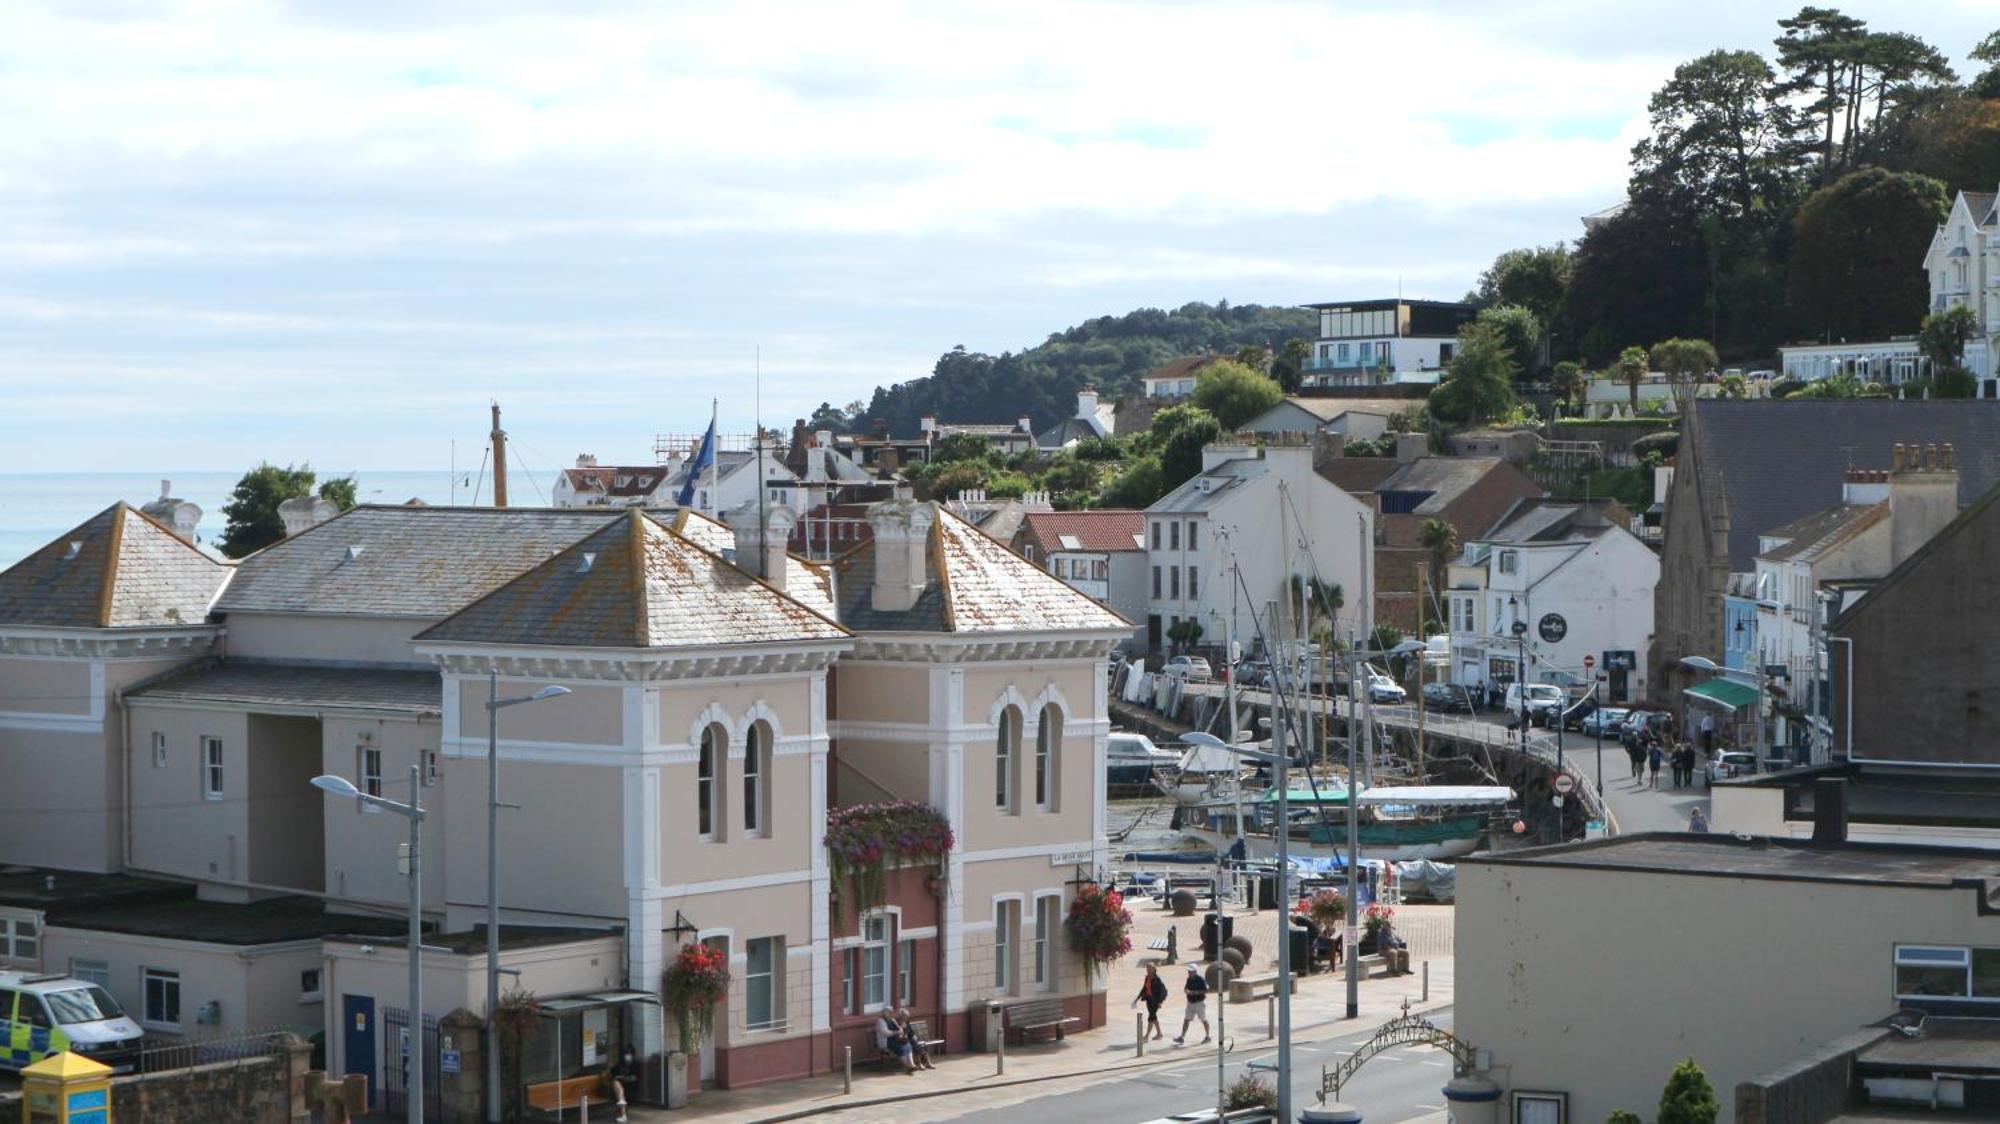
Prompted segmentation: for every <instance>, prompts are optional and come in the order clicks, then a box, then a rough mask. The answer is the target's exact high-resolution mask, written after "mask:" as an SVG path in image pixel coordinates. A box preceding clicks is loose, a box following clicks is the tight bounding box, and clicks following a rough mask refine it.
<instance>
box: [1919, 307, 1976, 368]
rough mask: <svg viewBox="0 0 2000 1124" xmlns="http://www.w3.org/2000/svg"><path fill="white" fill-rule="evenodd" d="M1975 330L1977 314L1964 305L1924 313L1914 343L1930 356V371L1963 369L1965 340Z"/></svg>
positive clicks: (1971, 335) (1970, 336)
mask: <svg viewBox="0 0 2000 1124" xmlns="http://www.w3.org/2000/svg"><path fill="white" fill-rule="evenodd" d="M1978 331H1979V317H1978V315H1977V314H1976V313H1974V312H1973V311H1972V309H1971V308H1969V307H1967V306H1966V305H1962V304H1961V305H1958V306H1957V307H1955V308H1947V309H1945V310H1944V311H1943V312H1934V313H1932V314H1931V315H1929V316H1926V317H1924V326H1923V330H1922V331H1920V332H1919V333H1917V347H1918V348H1919V349H1921V350H1922V351H1923V353H1924V354H1925V355H1926V356H1928V357H1929V358H1930V361H1931V370H1932V372H1933V374H1934V375H1943V374H1946V373H1949V372H1954V371H1962V370H1964V369H1965V341H1967V340H1969V339H1971V338H1972V337H1973V336H1974V335H1975V334H1976V333H1977V332H1978Z"/></svg>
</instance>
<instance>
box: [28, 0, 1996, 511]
mask: <svg viewBox="0 0 2000 1124" xmlns="http://www.w3.org/2000/svg"><path fill="white" fill-rule="evenodd" d="M1793 7H1795V6H1787V5H1769V6H1766V5H1759V4H1756V3H1743V2H1741V0H1672V2H1668V0H1630V2H1626V0H1514V2H1511V3H1505V4H1497V3H1491V2H1489V0H1391V2H1379V3H1378V2H1373V0H1320V2H1317V3H1309V4H1290V3H1259V2H1254V0H1253V2H1221V3H1210V2H1205V0H1163V2H1153V3H1095V2H1046V0H1001V2H998V3H990V4H989V3H983V2H964V0H954V2H951V3H944V4H939V3H936V2H929V3H909V4H898V3H873V2H866V0H861V2H842V3H829V2H824V0H822V2H820V3H804V4H784V3H770V2H762V0H739V2H734V3H720V4H709V3H636V2H625V0H565V2H549V3H528V2H525V0H454V2H427V0H338V2H317V3H307V2H303V0H300V2H290V3H288V2H279V0H189V2H185V3H171V2H162V3H142V2H139V0H48V2H46V3H37V2H35V0H0V472H36V471H70V470H74V469H75V468H76V467H77V466H79V465H87V466H90V467H94V468H100V469H104V470H121V471H171V470H183V471H184V470H235V469H239V468H243V467H247V466H248V465H250V464H254V463H255V462H257V461H259V460H270V461H275V462H290V461H311V462H312V463H313V464H314V465H315V466H318V467H321V468H323V469H328V470H336V471H345V470H349V469H361V470H367V469H387V468H401V469H411V468H428V467H442V466H443V465H444V464H446V463H447V460H448V458H449V457H450V456H451V455H452V451H451V447H452V443H453V442H454V441H456V443H457V448H458V453H457V456H458V458H459V463H460V464H461V465H463V464H465V463H466V461H467V458H468V456H469V457H471V458H472V459H474V460H476V458H477V456H478V449H479V446H480V444H481V442H482V441H483V435H484V433H485V430H486V425H487V405H488V403H489V402H490V401H493V400H498V401H499V402H500V403H501V404H502V406H503V407H504V409H505V411H506V418H507V429H508V431H509V433H510V434H511V435H513V437H514V439H515V442H516V446H517V448H519V449H520V451H521V456H522V458H523V460H524V462H525V463H526V465H527V467H529V468H530V469H531V470H534V471H537V472H545V471H547V470H549V469H551V468H553V467H554V466H555V465H556V464H558V463H570V461H571V460H572V458H573V457H574V456H575V455H576V454H577V453H580V452H591V453H594V454H596V455H598V456H599V458H600V459H601V460H603V461H605V462H606V463H610V462H612V461H621V460H622V461H627V462H632V461H637V462H642V463H643V462H645V461H648V460H650V459H651V446H652V439H653V435H654V434H655V433H666V432H689V431H696V430H699V429H700V428H702V427H703V426H704V425H705V424H706V422H707V415H708V410H709V401H710V399H712V398H716V399H720V400H721V405H720V407H719V410H720V412H721V414H722V422H723V428H724V429H725V430H730V429H734V430H737V431H743V432H747V431H748V429H749V425H750V420H751V419H752V417H754V416H755V415H756V412H757V408H758V406H757V402H756V399H755V393H754V390H753V387H754V385H755V379H754V378H753V372H755V371H756V370H758V369H759V368H760V367H761V371H762V403H761V407H762V408H761V413H762V416H763V418H764V419H765V421H766V424H769V425H775V426H778V427H780V428H783V427H786V426H788V425H789V422H790V420H791V419H792V418H794V417H798V416H803V415H804V414H806V413H808V412H810V411H811V409H812V408H813V407H814V406H815V405H817V404H818V403H820V402H822V401H831V402H833V403H835V404H836V405H838V404H841V403H845V402H847V401H849V400H852V399H857V398H858V399H863V400H865V399H867V398H868V397H869V395H870V394H871V392H872V390H873V388H874V387H875V386H876V385H878V384H886V383H893V382H899V381H903V380H906V379H910V378H915V377H918V376H921V375H924V374H927V373H928V372H929V370H930V367H931V364H932V363H933V362H934V361H935V360H936V357H937V356H938V354H939V353H941V352H943V351H945V350H947V349H949V348H951V347H953V346H955V345H960V344H962V345H964V346H966V347H968V348H972V349H974V350H983V351H989V352H994V353H998V352H1000V351H1003V350H1018V349H1021V348H1024V347H1028V346H1032V345H1034V344H1036V343H1038V342H1040V341H1041V340H1042V339H1043V338H1045V337H1046V336H1047V335H1048V334H1049V333H1051V332H1055V331H1059V330H1061V329H1063V328H1065V327H1067V326H1069V325H1072V324H1075V323H1077V322H1079V321H1082V320H1085V319H1088V318H1090V317H1094V316H1100V315H1106V314H1117V313H1122V312H1126V311H1129V310H1131V309H1133V308H1138V307H1146V306H1153V307H1163V308H1172V307H1176V306H1178V305H1180V304H1183V303H1185V302H1187V301H1190V300H1208V301H1213V300H1217V299H1224V298H1226V299H1228V300H1230V301H1232V302H1235V303H1252V302H1255V303H1266V304H1299V303H1304V302H1309V301H1325V300H1345V299H1364V298H1369V297H1377V296H1388V295H1393V294H1394V293H1396V292H1398V291H1401V292H1402V293H1404V294H1405V295H1408V296H1415V297H1430V298H1441V299H1452V298H1455V297H1457V296H1459V295H1460V294H1462V293H1463V292H1465V290H1466V289H1467V288H1469V287H1470V285H1471V284H1472V282H1473V280H1474V278H1475V277H1476V276H1477V275H1478V273H1479V271H1480V270H1481V269H1483V268H1484V267H1485V266H1486V265H1487V264H1489V263H1490V262H1491V260H1492V258H1493V256H1494V255H1495V254H1497V253H1498V252H1500V251H1502V250H1505V249H1507V248H1510V247H1514V246H1524V245H1537V244H1550V243H1555V242H1558V241H1568V240H1572V239H1574V238H1575V237H1576V236H1577V235H1578V234H1580V233H1581V226H1580V224H1579V223H1578V221H1577V217H1578V216H1580V215H1582V214H1585V213H1588V212H1591V211H1595V210H1599V209H1601V208H1603V207H1605V206H1608V205H1610V204H1612V203H1614V202H1616V201H1617V200H1618V199H1619V198H1620V197H1621V195H1622V189H1623V184H1624V181H1625V176H1626V161H1627V155H1628V153H1629V150H1630V147H1631V145H1632V143H1633V142H1634V141H1635V140H1636V139H1638V137H1639V136H1640V135H1641V132H1642V129H1643V126H1644V123H1645V104H1646V99H1647V97H1648V95H1649V94H1650V93H1651V91H1652V90H1654V89H1655V88H1657V87H1658V86H1659V85H1660V83H1661V82H1662V81H1664V80H1665V79H1666V78H1667V77H1668V76H1669V75H1670V74H1671V72H1672V70H1673V67H1674V66H1675V65H1676V64H1677V63H1679V62H1682V61H1685V60H1686V59H1689V58H1692V57H1694V56H1696V55H1699V54H1701V53H1702V52H1704V51H1706V50H1709V49H1711V48H1714V47H1719V46H1726V47H1732V48H1742V47H1747V48H1753V49H1763V50H1768V48H1769V44H1770V40H1771V39H1772V37H1773V36H1774V35H1775V34H1776V31H1777V29H1776V27H1775V20H1776V19H1778V18H1779V17H1780V16H1781V15H1783V14H1786V13H1787V12H1788V11H1790V10H1792V8H1793ZM1842 7H1843V8H1844V10H1846V11H1848V12H1849V13H1851V14H1854V15H1858V16H1862V17H1864V18H1866V19H1868V20H1869V21H1870V22H1871V23H1872V24H1873V25H1874V26H1876V27H1878V28H1881V29H1885V30H1904V31H1909V32H1913V33H1915V34H1918V35H1920V36H1922V37H1924V38H1925V39H1927V40H1929V41H1930V42H1932V43H1934V44H1936V45H1937V46H1939V47H1940V48H1941V49H1943V50H1945V51H1946V52H1947V53H1948V54H1950V55H1951V56H1952V57H1953V58H1954V60H1956V61H1958V62H1959V63H1960V69H1961V70H1962V71H1967V72H1970V70H1971V69H1972V67H1970V66H1968V65H1967V64H1965V62H1964V54H1965V52H1966V51H1967V50H1968V49H1969V48H1970V47H1971V46H1972V45H1973V44H1974V43H1975V42H1977V41H1978V39H1979V38H1980V37H1981V36H1983V35H1985V34H1986V33H1987V32H1990V31H1992V30H1995V29H1996V28H2000V0H1925V2H1924V3H1921V4H1910V3H1905V2H1897V0H1888V2H1872V3H1852V4H1846V5H1842ZM1985 186H1987V187H1988V188H1990V187H1992V186H1994V185H1985Z"/></svg>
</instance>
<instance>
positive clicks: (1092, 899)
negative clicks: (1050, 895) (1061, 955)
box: [1063, 885, 1132, 984]
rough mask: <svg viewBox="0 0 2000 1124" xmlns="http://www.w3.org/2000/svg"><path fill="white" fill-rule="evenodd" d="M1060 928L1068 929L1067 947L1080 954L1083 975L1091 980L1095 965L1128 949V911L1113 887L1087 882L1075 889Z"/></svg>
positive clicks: (1129, 938)
mask: <svg viewBox="0 0 2000 1124" xmlns="http://www.w3.org/2000/svg"><path fill="white" fill-rule="evenodd" d="M1063 928H1064V929H1067V930H1068V931H1069V947H1070V948H1071V949H1072V950H1073V951H1075V952H1076V953H1077V954H1078V955H1080V956H1082V957H1083V976H1084V979H1086V980H1088V981H1090V982H1091V983H1093V984H1094V983H1095V982H1096V979H1097V968H1098V965H1100V964H1110V963H1112V962H1113V961H1116V960H1118V959H1120V958H1121V957H1123V956H1124V955H1125V954H1126V953H1128V952H1130V951H1132V911H1131V910H1129V909H1126V908H1125V897H1124V895H1122V894H1120V893H1119V892H1118V891H1116V890H1110V889H1106V888H1104V887H1102V886H1089V885H1086V886H1083V887H1082V888H1080V889H1078V890H1077V892H1076V897H1075V898H1074V899H1072V900H1071V901H1070V903H1069V916H1068V917H1066V918H1064V919H1063Z"/></svg>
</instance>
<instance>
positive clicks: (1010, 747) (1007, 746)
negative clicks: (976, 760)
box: [993, 706, 1021, 815]
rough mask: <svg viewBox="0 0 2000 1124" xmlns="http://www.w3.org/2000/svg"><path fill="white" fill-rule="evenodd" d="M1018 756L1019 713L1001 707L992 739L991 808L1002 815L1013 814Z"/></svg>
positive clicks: (1012, 708)
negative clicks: (1015, 766)
mask: <svg viewBox="0 0 2000 1124" xmlns="http://www.w3.org/2000/svg"><path fill="white" fill-rule="evenodd" d="M1020 756H1021V712H1020V711H1019V710H1017V709H1015V708H1014V707H1012V706H1003V707H1001V708H1000V723H999V725H998V726H997V727H996V730H995V734H994V739H993V808H994V810H995V811H997V812H999V813H1000V814H1002V815H1012V814H1013V812H1014V765H1015V762H1017V761H1018V760H1020Z"/></svg>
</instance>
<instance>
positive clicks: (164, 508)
mask: <svg viewBox="0 0 2000 1124" xmlns="http://www.w3.org/2000/svg"><path fill="white" fill-rule="evenodd" d="M173 492H174V482H173V481H171V480H162V481H160V498H159V499H156V500H154V501H153V502H152V503H149V504H147V505H146V506H144V507H142V508H140V509H139V510H140V511H142V512H144V513H145V514H147V515H150V516H152V517H153V519H154V521H155V522H158V523H161V524H164V525H165V526H166V528H167V530H169V531H172V532H173V533H174V537H175V538H177V539H179V540H181V541H182V542H185V543H192V542H194V529H195V525H196V524H198V523H200V522H201V508H200V507H198V506H197V505H195V504H192V503H189V502H188V501H186V500H183V499H176V498H174V494H173Z"/></svg>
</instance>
